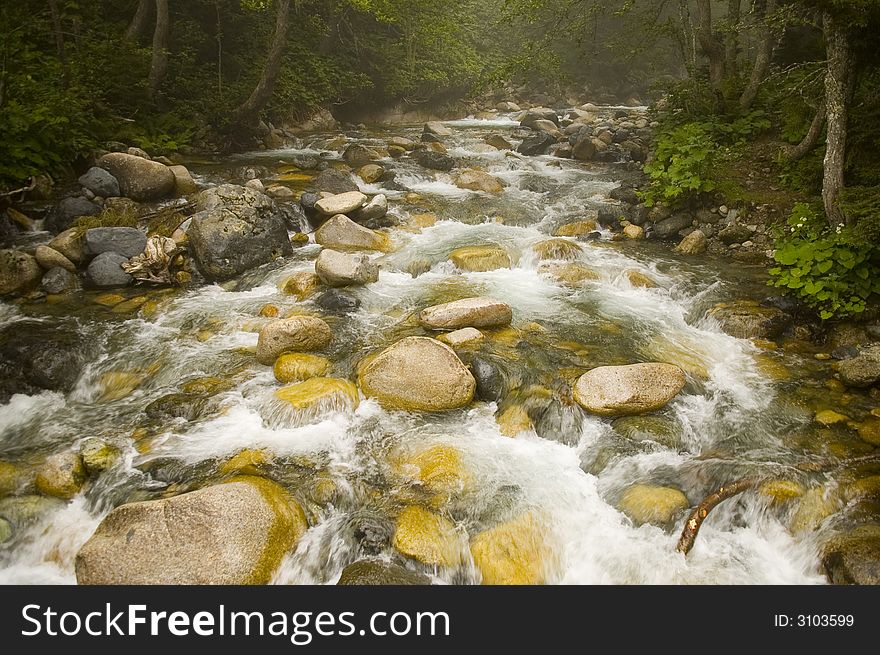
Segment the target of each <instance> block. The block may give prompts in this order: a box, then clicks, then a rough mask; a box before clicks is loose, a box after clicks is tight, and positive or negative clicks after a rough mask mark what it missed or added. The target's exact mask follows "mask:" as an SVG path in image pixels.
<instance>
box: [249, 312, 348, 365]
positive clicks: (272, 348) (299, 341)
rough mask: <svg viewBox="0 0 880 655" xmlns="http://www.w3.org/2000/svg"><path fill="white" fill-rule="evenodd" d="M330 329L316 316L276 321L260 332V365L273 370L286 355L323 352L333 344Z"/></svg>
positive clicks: (258, 354) (258, 348)
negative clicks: (276, 361) (289, 353)
mask: <svg viewBox="0 0 880 655" xmlns="http://www.w3.org/2000/svg"><path fill="white" fill-rule="evenodd" d="M332 338H333V333H332V332H331V331H330V326H329V325H327V324H326V323H325V322H324V321H322V320H321V319H320V318H315V317H314V316H294V317H293V318H282V319H279V320H277V321H272V322H271V323H269V324H268V325H267V326H266V327H264V328H263V329H262V330H261V331H260V338H259V340H258V341H257V361H258V362H260V364H266V365H267V366H271V365H272V364H274V363H275V360H276V359H278V356H279V355H281V354H282V353H286V352H309V351H311V350H321V349H322V348H326V347H327V346H328V345H329V344H330V340H331V339H332Z"/></svg>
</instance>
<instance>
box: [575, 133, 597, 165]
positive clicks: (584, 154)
mask: <svg viewBox="0 0 880 655" xmlns="http://www.w3.org/2000/svg"><path fill="white" fill-rule="evenodd" d="M571 156H572V157H574V158H575V159H578V160H580V161H593V159H594V158H595V157H596V144H595V143H593V137H592V136H590V134H589V133H585V134H581V135H579V136H578V137H577V138H576V139H575V142H574V144H573V145H572V147H571Z"/></svg>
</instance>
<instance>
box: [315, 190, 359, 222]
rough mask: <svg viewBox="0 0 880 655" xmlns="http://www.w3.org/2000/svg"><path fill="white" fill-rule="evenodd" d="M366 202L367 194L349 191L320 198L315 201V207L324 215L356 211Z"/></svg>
mask: <svg viewBox="0 0 880 655" xmlns="http://www.w3.org/2000/svg"><path fill="white" fill-rule="evenodd" d="M365 204H367V196H365V195H364V194H363V193H361V192H360V191H349V192H348V193H338V194H336V195H335V196H329V197H327V198H321V199H320V200H319V201H318V202H316V203H315V209H317V210H318V211H319V212H321V213H322V214H324V215H325V216H335V215H336V214H348V213H349V212H353V211H356V210H358V209H360V208H361V207H363V206H364V205H365Z"/></svg>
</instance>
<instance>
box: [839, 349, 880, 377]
mask: <svg viewBox="0 0 880 655" xmlns="http://www.w3.org/2000/svg"><path fill="white" fill-rule="evenodd" d="M837 371H838V373H840V380H841V382H843V383H844V384H845V385H847V386H849V387H870V386H871V385H873V384H875V383H876V382H877V381H878V380H880V344H875V345H872V346H868V347H866V348H862V349H861V350H860V351H859V354H858V355H856V356H855V357H852V358H850V359H845V360H843V361H842V362H840V363H839V364H838V365H837Z"/></svg>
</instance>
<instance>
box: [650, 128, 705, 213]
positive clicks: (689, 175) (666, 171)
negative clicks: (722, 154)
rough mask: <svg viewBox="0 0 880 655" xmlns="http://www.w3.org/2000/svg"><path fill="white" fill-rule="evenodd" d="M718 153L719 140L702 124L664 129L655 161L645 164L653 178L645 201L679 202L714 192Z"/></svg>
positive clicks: (655, 152) (656, 150) (655, 154)
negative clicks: (713, 170) (716, 153)
mask: <svg viewBox="0 0 880 655" xmlns="http://www.w3.org/2000/svg"><path fill="white" fill-rule="evenodd" d="M714 152H715V142H714V140H713V139H712V135H711V133H710V131H709V130H707V129H706V127H705V125H704V124H702V123H686V124H685V125H682V126H680V127H675V128H673V129H672V130H670V131H667V132H663V133H662V134H661V135H660V137H659V139H658V140H657V145H656V148H655V151H654V158H653V160H652V161H651V162H649V163H648V164H647V165H646V166H645V172H646V173H647V174H648V177H649V178H650V179H651V186H650V187H648V189H647V190H646V191H645V192H644V193H643V198H644V201H645V204H646V205H648V206H649V207H650V206H652V205H654V203H656V202H657V201H663V202H666V203H669V204H675V203H677V202H678V201H680V200H682V199H684V198H685V197H688V196H691V195H694V194H697V193H700V192H703V191H712V190H713V189H714V188H715V183H714V182H713V181H712V180H711V171H712V164H713V159H714Z"/></svg>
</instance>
